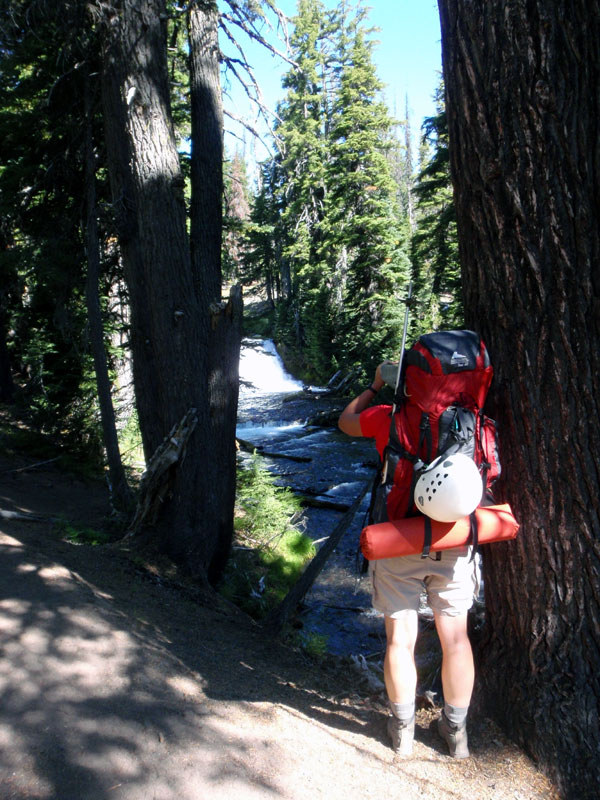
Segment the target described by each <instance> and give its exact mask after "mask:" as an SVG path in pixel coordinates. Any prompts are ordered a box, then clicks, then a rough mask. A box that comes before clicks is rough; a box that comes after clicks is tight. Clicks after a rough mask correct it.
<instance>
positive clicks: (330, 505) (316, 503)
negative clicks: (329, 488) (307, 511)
mask: <svg viewBox="0 0 600 800" xmlns="http://www.w3.org/2000/svg"><path fill="white" fill-rule="evenodd" d="M296 497H297V498H298V499H299V500H300V502H301V503H302V505H303V506H310V507H311V508H326V509H329V510H330V511H348V509H349V508H350V506H349V505H348V503H339V502H337V501H336V500H321V499H319V498H317V497H311V496H310V495H306V494H301V493H299V494H296Z"/></svg>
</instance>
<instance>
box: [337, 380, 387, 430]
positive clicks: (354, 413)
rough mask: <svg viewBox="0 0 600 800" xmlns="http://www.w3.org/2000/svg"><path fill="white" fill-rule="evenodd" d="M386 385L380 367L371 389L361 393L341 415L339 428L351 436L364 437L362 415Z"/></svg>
mask: <svg viewBox="0 0 600 800" xmlns="http://www.w3.org/2000/svg"><path fill="white" fill-rule="evenodd" d="M384 385H385V382H384V380H383V378H382V377H381V372H380V369H379V367H377V371H376V372H375V380H374V381H373V383H372V384H371V386H370V387H368V388H366V389H365V390H364V391H363V392H361V393H360V394H359V395H358V397H355V398H354V400H351V401H350V402H349V403H348V405H347V406H346V408H345V409H344V410H343V411H342V413H341V414H340V418H339V419H338V427H339V429H340V430H341V431H343V432H344V433H347V434H348V435H349V436H362V431H361V428H360V413H361V411H364V410H365V408H368V406H369V405H370V404H371V402H372V400H373V398H374V397H375V395H376V394H377V392H378V391H379V390H380V389H381V388H382V387H383V386H384Z"/></svg>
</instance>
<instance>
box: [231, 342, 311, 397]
mask: <svg viewBox="0 0 600 800" xmlns="http://www.w3.org/2000/svg"><path fill="white" fill-rule="evenodd" d="M240 381H242V384H241V386H240V392H241V393H242V394H251V395H255V394H278V393H282V392H299V391H301V390H302V389H303V388H304V384H303V383H302V381H298V380H296V379H295V378H293V377H292V376H291V375H290V374H289V373H288V372H286V370H285V367H284V366H283V361H282V360H281V358H280V356H279V354H278V352H277V349H276V348H275V344H274V342H273V341H272V340H271V339H244V340H243V342H242V348H241V351H240Z"/></svg>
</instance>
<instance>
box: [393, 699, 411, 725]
mask: <svg viewBox="0 0 600 800" xmlns="http://www.w3.org/2000/svg"><path fill="white" fill-rule="evenodd" d="M390 710H391V712H392V714H393V715H394V716H395V717H396V718H397V719H399V720H400V722H410V721H411V719H412V718H413V717H414V715H415V701H414V700H413V701H412V703H392V701H391V700H390Z"/></svg>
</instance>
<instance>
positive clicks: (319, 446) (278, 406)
mask: <svg viewBox="0 0 600 800" xmlns="http://www.w3.org/2000/svg"><path fill="white" fill-rule="evenodd" d="M240 380H241V383H240V400H239V412H238V426H237V435H238V437H239V438H240V439H243V440H244V441H246V442H249V443H250V444H252V445H253V446H256V447H257V448H263V449H264V451H265V452H270V453H276V454H277V456H278V457H269V456H265V462H266V465H267V466H268V468H269V470H270V471H271V472H272V473H273V474H274V475H276V476H277V483H279V484H280V485H283V486H289V487H290V488H291V489H293V490H295V491H299V492H301V493H302V494H304V495H310V496H313V497H314V498H315V499H317V500H324V501H328V502H330V503H334V504H336V506H339V510H337V508H336V509H335V510H334V509H329V508H312V507H309V508H306V509H305V512H304V515H303V520H302V524H303V525H304V527H305V532H306V533H307V534H308V535H309V536H310V537H311V538H312V539H313V540H315V542H316V543H317V547H318V546H319V544H320V543H321V542H322V540H323V539H324V538H326V537H327V536H328V535H329V534H330V533H331V531H332V530H333V529H334V528H335V526H336V524H337V523H338V522H339V521H340V519H341V518H342V516H343V514H344V511H345V509H346V508H347V507H349V506H350V505H351V504H352V502H353V501H354V500H355V498H356V497H357V495H358V494H359V492H360V490H361V488H362V487H363V485H364V484H365V482H368V483H369V484H370V483H371V482H372V480H373V477H374V474H375V468H376V462H377V454H376V452H375V448H374V445H373V443H372V442H371V441H370V440H366V439H352V438H350V437H348V436H346V435H345V434H343V433H341V432H340V431H339V430H338V429H337V427H334V426H332V425H331V424H330V425H328V426H322V425H316V424H310V422H309V420H311V419H314V418H315V417H316V416H318V415H319V414H326V413H327V412H332V411H334V412H335V411H336V410H337V409H339V400H338V401H337V405H336V401H335V400H334V399H332V398H331V396H330V395H328V394H327V393H326V392H325V390H323V389H319V387H308V386H305V385H304V384H302V383H301V382H300V381H297V380H295V379H294V378H293V377H292V376H290V375H289V374H288V373H286V371H285V369H284V367H283V364H282V362H281V359H280V358H279V356H278V355H277V352H276V350H275V347H274V345H273V342H271V341H269V340H260V339H246V340H244V341H243V343H242V351H241V357H240ZM290 456H292V457H300V458H302V459H308V460H302V461H296V460H293V459H292V458H290ZM368 501H369V493H368V492H367V495H366V496H365V498H364V499H363V502H362V505H361V508H360V509H359V510H358V511H357V513H356V514H355V516H354V519H353V521H352V524H351V525H350V526H349V528H348V529H347V531H346V532H345V534H344V536H343V537H342V539H341V541H340V543H339V545H338V547H337V548H336V550H335V552H334V553H333V554H332V555H331V556H330V558H329V560H328V562H327V564H326V565H325V567H324V569H323V571H322V572H321V574H320V576H319V577H318V578H317V580H316V581H315V583H314V585H313V587H312V589H311V590H310V592H309V593H308V594H307V596H306V598H305V601H304V604H303V608H302V611H301V614H300V620H301V622H302V626H303V627H302V631H303V633H304V634H308V635H311V634H312V635H319V636H322V637H324V638H325V639H326V642H327V645H326V646H327V650H328V651H329V652H331V653H335V654H337V655H350V654H359V653H360V654H362V655H364V656H367V655H369V654H373V653H378V652H380V651H381V650H382V649H383V646H384V633H383V618H382V617H381V615H379V614H377V613H376V612H374V611H373V610H372V609H371V602H370V593H369V586H368V578H367V577H364V578H363V579H362V580H361V581H360V582H359V581H358V575H357V567H356V564H357V548H358V539H359V536H360V531H361V529H362V527H363V523H364V518H365V514H366V510H367V507H368Z"/></svg>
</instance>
